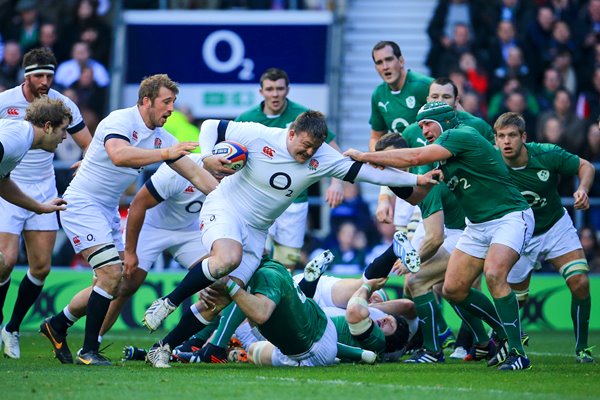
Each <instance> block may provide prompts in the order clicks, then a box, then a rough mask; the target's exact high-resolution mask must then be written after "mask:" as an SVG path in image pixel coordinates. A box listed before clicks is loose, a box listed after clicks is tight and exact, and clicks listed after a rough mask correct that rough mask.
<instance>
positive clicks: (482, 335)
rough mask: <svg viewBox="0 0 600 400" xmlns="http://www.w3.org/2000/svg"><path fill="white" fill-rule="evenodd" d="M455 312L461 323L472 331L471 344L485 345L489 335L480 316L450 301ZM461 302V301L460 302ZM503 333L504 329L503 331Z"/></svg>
mask: <svg viewBox="0 0 600 400" xmlns="http://www.w3.org/2000/svg"><path fill="white" fill-rule="evenodd" d="M450 304H451V305H452V307H453V308H454V311H456V314H458V316H459V317H460V319H461V320H462V321H463V324H465V326H466V327H467V329H469V330H470V331H471V332H472V333H473V344H478V345H482V346H483V345H485V344H487V342H488V341H489V339H490V337H489V336H488V334H487V332H486V330H485V327H484V326H483V322H481V318H479V317H476V316H475V315H473V314H472V313H470V312H469V310H468V309H466V308H465V307H463V306H462V305H459V304H453V303H452V302H450ZM461 304H462V303H461ZM503 333H504V331H503Z"/></svg>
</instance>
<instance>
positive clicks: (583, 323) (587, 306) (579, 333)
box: [571, 296, 592, 352]
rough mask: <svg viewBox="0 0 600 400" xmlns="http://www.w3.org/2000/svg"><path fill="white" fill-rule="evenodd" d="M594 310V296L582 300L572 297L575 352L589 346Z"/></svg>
mask: <svg viewBox="0 0 600 400" xmlns="http://www.w3.org/2000/svg"><path fill="white" fill-rule="evenodd" d="M591 310H592V298H591V297H590V296H588V297H587V298H586V299H583V300H580V299H578V298H576V297H572V298H571V319H572V320H573V330H574V331H575V352H578V351H580V350H585V349H586V348H587V347H588V330H589V327H590V312H591Z"/></svg>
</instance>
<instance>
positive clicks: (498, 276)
mask: <svg viewBox="0 0 600 400" xmlns="http://www.w3.org/2000/svg"><path fill="white" fill-rule="evenodd" d="M484 274H485V281H486V283H487V285H488V287H489V288H490V290H493V288H496V287H499V286H501V285H506V284H507V281H506V279H507V277H508V272H507V271H504V270H503V269H502V268H499V267H492V268H487V269H486V270H485V271H484Z"/></svg>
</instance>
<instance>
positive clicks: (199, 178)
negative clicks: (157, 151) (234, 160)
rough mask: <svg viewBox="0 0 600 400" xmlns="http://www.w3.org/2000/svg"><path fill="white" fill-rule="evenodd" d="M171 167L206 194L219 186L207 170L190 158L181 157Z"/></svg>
mask: <svg viewBox="0 0 600 400" xmlns="http://www.w3.org/2000/svg"><path fill="white" fill-rule="evenodd" d="M228 161H229V160H228ZM169 167H171V168H172V169H173V170H174V171H175V172H177V173H178V174H179V175H181V176H183V177H184V178H185V179H187V180H188V181H190V182H191V183H192V185H194V186H195V187H196V188H197V189H198V190H200V191H201V192H202V193H204V194H209V193H210V192H212V191H213V190H215V188H216V187H217V185H218V184H219V182H218V181H217V180H216V179H215V178H214V177H213V176H212V175H211V174H210V173H209V172H208V171H207V170H206V169H204V168H202V167H200V166H199V165H198V164H196V163H195V162H194V161H193V160H192V159H191V158H189V157H181V158H180V159H179V160H177V161H175V162H173V163H171V164H169Z"/></svg>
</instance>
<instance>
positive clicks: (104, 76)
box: [54, 41, 110, 88]
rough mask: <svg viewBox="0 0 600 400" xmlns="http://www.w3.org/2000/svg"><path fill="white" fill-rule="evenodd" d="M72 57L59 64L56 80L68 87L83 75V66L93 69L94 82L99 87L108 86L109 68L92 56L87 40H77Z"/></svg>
mask: <svg viewBox="0 0 600 400" xmlns="http://www.w3.org/2000/svg"><path fill="white" fill-rule="evenodd" d="M71 56H72V58H71V59H70V60H67V61H65V62H63V63H61V64H59V65H58V68H57V69H56V75H55V77H54V82H56V83H57V84H59V85H61V86H63V87H65V88H68V87H69V86H71V85H72V84H73V83H75V82H76V81H77V80H78V79H79V76H80V75H81V70H82V68H83V67H85V66H87V67H89V68H91V69H92V71H93V75H94V82H96V84H97V85H98V86H99V87H102V88H103V87H106V86H108V84H109V83H110V76H109V75H108V70H107V69H106V67H105V66H104V65H102V64H101V63H99V62H98V61H96V60H94V59H93V58H91V54H90V47H89V45H88V43H87V42H81V41H80V42H77V43H75V44H74V45H73V49H72V52H71Z"/></svg>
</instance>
